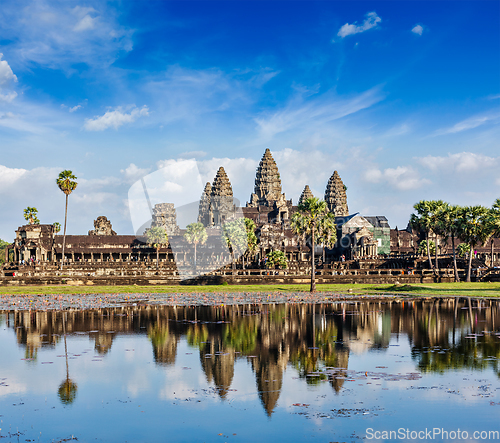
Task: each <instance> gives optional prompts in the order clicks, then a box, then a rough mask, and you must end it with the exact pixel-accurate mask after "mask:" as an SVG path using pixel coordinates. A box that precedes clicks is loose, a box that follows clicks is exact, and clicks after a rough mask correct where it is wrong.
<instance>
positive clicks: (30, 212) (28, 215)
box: [24, 206, 40, 225]
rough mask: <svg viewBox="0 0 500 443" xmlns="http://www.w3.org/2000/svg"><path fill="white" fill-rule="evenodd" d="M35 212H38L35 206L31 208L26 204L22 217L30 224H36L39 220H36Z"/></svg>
mask: <svg viewBox="0 0 500 443" xmlns="http://www.w3.org/2000/svg"><path fill="white" fill-rule="evenodd" d="M37 214H38V209H37V208H32V207H30V206H28V207H27V208H26V209H25V210H24V219H25V220H26V221H28V222H29V224H30V225H38V224H40V220H38V217H37V216H36V215H37Z"/></svg>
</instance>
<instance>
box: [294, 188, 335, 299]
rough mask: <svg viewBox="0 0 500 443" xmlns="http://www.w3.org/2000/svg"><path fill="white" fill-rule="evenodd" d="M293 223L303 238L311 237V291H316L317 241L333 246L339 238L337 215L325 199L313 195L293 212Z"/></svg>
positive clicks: (296, 231) (295, 229) (295, 230)
mask: <svg viewBox="0 0 500 443" xmlns="http://www.w3.org/2000/svg"><path fill="white" fill-rule="evenodd" d="M291 225H292V229H293V231H294V232H295V233H296V234H298V235H299V236H301V237H302V238H306V237H310V239H311V288H310V291H311V292H315V291H316V270H315V268H314V252H315V251H314V250H315V246H316V241H317V240H318V241H322V242H323V243H324V244H325V245H327V246H333V244H334V243H335V241H336V240H337V228H336V226H335V217H334V215H333V214H332V213H331V212H328V206H327V204H326V202H325V201H324V200H320V199H318V198H317V197H311V198H308V199H306V200H303V201H302V202H301V203H300V204H299V206H298V211H297V212H296V213H295V214H293V216H292V220H291Z"/></svg>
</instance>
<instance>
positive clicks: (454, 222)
mask: <svg viewBox="0 0 500 443" xmlns="http://www.w3.org/2000/svg"><path fill="white" fill-rule="evenodd" d="M459 214H460V206H457V205H449V204H448V203H446V204H445V206H443V208H442V210H441V211H440V212H439V214H438V223H437V231H438V232H439V233H440V235H442V236H443V238H444V240H445V242H448V238H450V237H451V246H452V250H453V270H454V272H455V281H457V282H459V281H460V277H459V276H458V268H457V254H456V248H455V239H456V238H457V237H458V233H459V229H460V219H459Z"/></svg>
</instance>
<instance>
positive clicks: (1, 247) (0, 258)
mask: <svg viewBox="0 0 500 443" xmlns="http://www.w3.org/2000/svg"><path fill="white" fill-rule="evenodd" d="M9 245H10V243H9V242H6V241H4V240H2V239H0V266H1V265H3V264H4V263H5V248H6V247H7V246H9Z"/></svg>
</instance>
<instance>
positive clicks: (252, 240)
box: [243, 217, 258, 269]
mask: <svg viewBox="0 0 500 443" xmlns="http://www.w3.org/2000/svg"><path fill="white" fill-rule="evenodd" d="M243 220H244V222H245V230H246V231H247V250H246V252H245V254H247V256H248V257H253V256H255V253H256V252H257V242H258V240H257V236H256V235H255V223H254V221H253V220H250V219H249V218H246V217H245V218H244V219H243ZM244 258H245V255H243V260H244ZM243 269H245V263H244V262H243Z"/></svg>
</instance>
